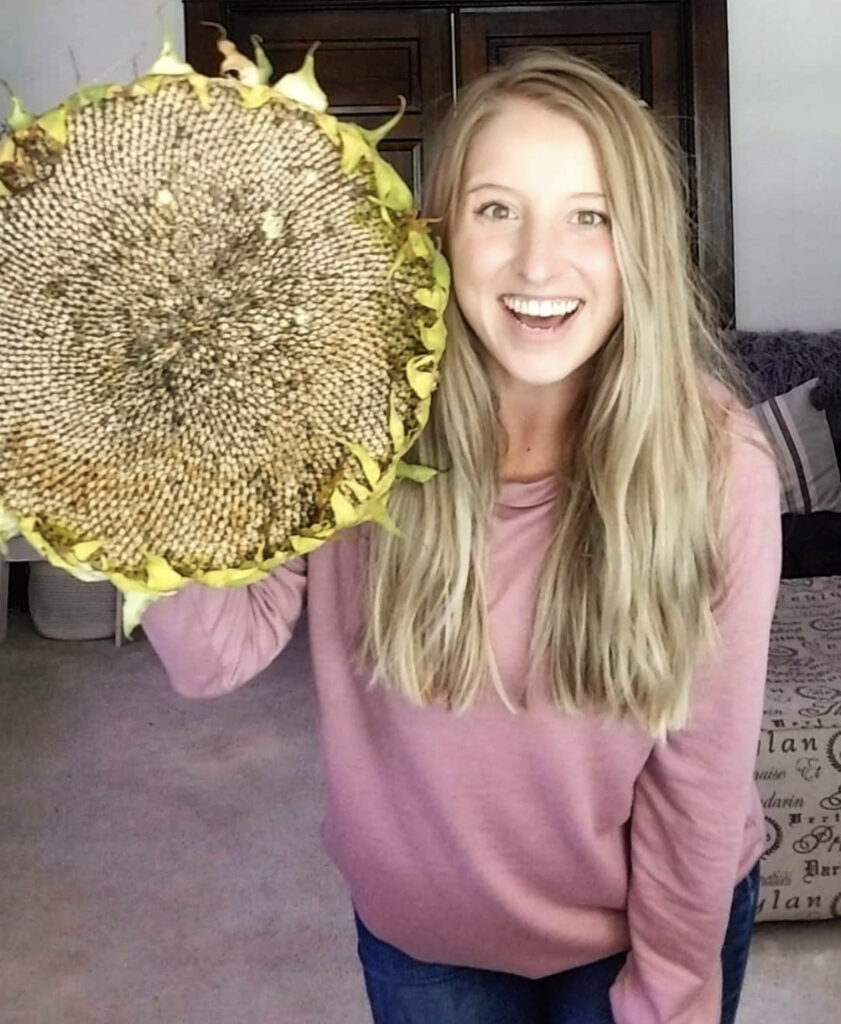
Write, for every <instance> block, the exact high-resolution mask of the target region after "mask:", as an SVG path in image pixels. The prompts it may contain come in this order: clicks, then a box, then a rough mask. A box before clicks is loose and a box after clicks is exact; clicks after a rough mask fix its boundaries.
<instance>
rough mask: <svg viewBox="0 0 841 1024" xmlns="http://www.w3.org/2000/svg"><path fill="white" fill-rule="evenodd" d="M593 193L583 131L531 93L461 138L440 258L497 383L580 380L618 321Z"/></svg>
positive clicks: (600, 203)
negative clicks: (446, 243)
mask: <svg viewBox="0 0 841 1024" xmlns="http://www.w3.org/2000/svg"><path fill="white" fill-rule="evenodd" d="M604 192H605V188H604V183H603V181H602V179H601V174H600V171H599V167H598V162H597V159H596V154H595V151H594V149H593V146H592V144H591V142H590V139H589V137H588V135H587V133H586V132H585V131H584V129H583V128H582V127H581V126H580V125H579V124H578V123H577V122H576V121H573V120H572V119H570V118H568V117H566V116H564V115H561V114H558V113H555V112H553V111H550V110H548V109H546V108H545V107H543V106H542V105H540V104H538V103H536V102H534V101H531V100H525V99H510V100H508V101H506V103H505V105H504V106H503V107H502V108H501V109H500V111H499V112H498V113H497V114H495V115H494V116H493V117H492V118H491V119H490V120H489V121H488V122H487V123H486V124H485V125H484V126H483V127H482V128H481V129H480V130H479V131H478V132H477V134H476V136H475V137H474V139H473V141H472V142H471V144H470V148H469V150H468V154H467V161H466V164H465V169H464V178H463V186H462V192H461V195H460V197H459V205H458V212H457V215H456V220H455V223H454V225H453V227H452V230H451V232H450V260H451V263H452V268H453V284H454V287H455V292H456V295H457V297H458V301H459V305H460V307H461V310H462V313H463V314H464V316H465V318H466V320H467V322H468V323H469V324H470V326H471V327H472V328H473V331H474V332H475V334H476V335H477V337H478V338H479V340H480V341H481V343H482V345H483V346H484V349H485V353H486V356H487V358H486V364H487V366H488V371H489V373H490V375H491V379H492V382H493V383H494V384H495V385H496V387H497V388H498V389H500V388H501V389H503V390H504V389H505V388H506V387H511V386H514V387H517V386H521V385H538V386H545V385H551V384H558V383H559V382H562V381H566V382H568V383H567V384H566V385H564V386H565V387H566V386H568V384H570V383H572V382H573V375H575V374H576V371H581V372H580V373H579V374H578V377H581V378H582V379H583V377H582V374H583V373H584V372H586V371H584V370H583V368H584V366H585V364H586V363H587V362H588V360H589V359H590V358H591V357H592V356H593V355H594V354H595V353H596V352H597V351H598V350H599V349H600V348H601V346H602V345H603V344H604V343H605V342H606V341H607V339H608V337H609V336H610V334H611V332H612V331H613V329H614V328H615V327H616V325H617V323H618V322H619V319H620V317H621V314H622V289H621V283H620V276H619V268H618V265H617V262H616V255H615V253H614V249H613V239H612V236H611V228H610V223H609V221H608V219H607V203H606V199H605V195H604ZM576 379H577V378H576Z"/></svg>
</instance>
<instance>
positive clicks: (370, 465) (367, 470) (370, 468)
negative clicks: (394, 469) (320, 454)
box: [343, 441, 382, 487]
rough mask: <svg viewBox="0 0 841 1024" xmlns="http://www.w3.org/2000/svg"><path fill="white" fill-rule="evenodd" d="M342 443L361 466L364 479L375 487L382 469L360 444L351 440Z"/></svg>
mask: <svg viewBox="0 0 841 1024" xmlns="http://www.w3.org/2000/svg"><path fill="white" fill-rule="evenodd" d="M343 443H344V445H345V446H346V447H347V449H348V450H349V451H350V453H351V454H352V455H353V456H354V458H356V460H357V462H358V463H359V465H360V466H361V467H362V472H363V473H364V474H365V479H366V480H367V481H368V483H369V484H370V485H371V486H372V487H376V485H377V481H378V480H379V479H380V476H381V475H382V471H381V470H380V467H379V466H378V465H377V463H376V462H375V461H374V458H373V457H372V456H371V454H370V453H369V452H368V451H367V450H366V449H365V448H363V447H362V445H361V444H354V443H353V441H344V442H343Z"/></svg>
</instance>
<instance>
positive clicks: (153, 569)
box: [146, 555, 184, 591]
mask: <svg viewBox="0 0 841 1024" xmlns="http://www.w3.org/2000/svg"><path fill="white" fill-rule="evenodd" d="M146 577H147V581H148V586H149V588H150V589H151V590H158V591H167V590H177V589H178V588H179V587H182V586H183V585H184V577H183V576H181V575H180V573H177V572H176V571H175V569H173V568H172V566H171V565H170V564H169V562H167V560H166V559H165V558H161V557H160V556H159V555H147V556H146Z"/></svg>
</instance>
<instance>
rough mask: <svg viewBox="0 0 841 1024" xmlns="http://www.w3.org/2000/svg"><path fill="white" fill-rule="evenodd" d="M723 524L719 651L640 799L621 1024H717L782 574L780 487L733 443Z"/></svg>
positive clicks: (619, 997) (619, 982) (704, 668)
mask: <svg viewBox="0 0 841 1024" xmlns="http://www.w3.org/2000/svg"><path fill="white" fill-rule="evenodd" d="M725 501H726V504H725V512H724V520H723V524H724V525H723V532H724V536H723V541H724V548H723V552H724V559H725V565H724V575H723V579H722V586H721V587H720V588H719V591H718V596H717V599H716V601H715V603H714V606H713V613H714V616H715V621H716V625H717V627H718V630H719V635H720V644H719V646H718V648H717V649H716V651H714V652H713V654H711V655H709V656H708V657H707V658H705V660H704V661H703V663H702V664H701V665H699V670H698V672H697V674H696V677H695V680H694V689H693V701H692V710H691V714H690V720H689V725H688V727H687V728H686V729H684V730H682V731H679V732H674V733H672V734H670V736H669V737H668V738H667V739H666V740H665V741H662V742H658V743H657V744H656V745H655V748H654V751H653V752H652V754H651V755H650V757H649V759H648V761H647V763H646V765H645V767H644V769H643V771H642V772H641V774H640V776H639V778H638V780H637V783H636V787H635V791H634V802H633V808H632V812H631V844H630V858H631V879H630V885H629V893H628V907H627V913H628V924H629V930H630V937H631V949H630V952H629V955H628V958H627V960H626V962H625V965H624V966H623V968H622V971H621V972H620V974H619V976H618V977H617V979H616V981H615V983H614V985H613V987H612V989H611V992H610V999H611V1005H612V1009H613V1015H614V1018H615V1020H616V1024H719V1020H720V1014H721V962H720V957H721V948H722V945H723V942H724V935H725V931H726V928H727V922H728V918H729V913H730V905H731V902H732V898H733V888H734V886H735V885H736V883H737V881H738V872H739V860H740V857H741V856H742V852H743V844H744V836H745V823H746V820H747V818H748V815H749V809H750V806H751V797H752V793H753V768H754V762H755V759H756V749H757V743H758V739H759V733H760V726H761V716H762V706H763V695H764V689H765V679H766V671H767V663H768V648H769V639H770V630H771V620H772V618H773V613H774V608H775V605H776V598H777V591H778V587H779V579H780V572H781V561H782V553H781V535H780V532H781V531H780V501H779V479H778V476H777V470H776V465H775V463H774V462H773V460H772V459H771V457H770V456H768V455H766V454H764V453H763V452H761V451H758V450H757V449H756V448H755V447H754V446H753V445H751V444H748V443H745V442H741V441H735V442H734V446H733V452H732V458H731V463H730V472H729V474H728V482H727V492H726V498H725Z"/></svg>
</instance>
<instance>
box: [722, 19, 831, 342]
mask: <svg viewBox="0 0 841 1024" xmlns="http://www.w3.org/2000/svg"><path fill="white" fill-rule="evenodd" d="M728 22H729V32H730V46H729V50H730V54H729V56H730V109H731V125H732V128H731V131H732V147H733V220H734V225H733V226H734V233H735V262H736V316H737V323H738V326H739V327H741V328H744V329H746V330H760V329H763V328H785V327H796V328H802V329H813V330H823V329H827V328H841V0H728Z"/></svg>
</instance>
